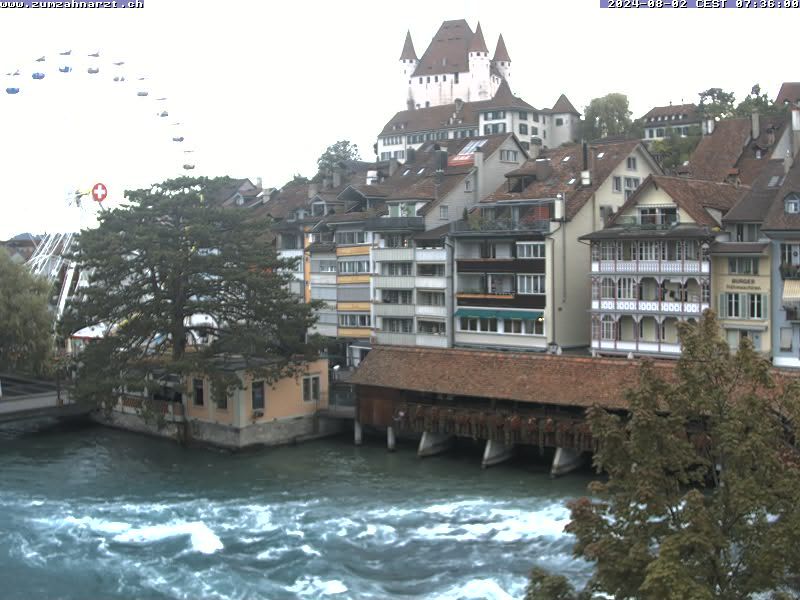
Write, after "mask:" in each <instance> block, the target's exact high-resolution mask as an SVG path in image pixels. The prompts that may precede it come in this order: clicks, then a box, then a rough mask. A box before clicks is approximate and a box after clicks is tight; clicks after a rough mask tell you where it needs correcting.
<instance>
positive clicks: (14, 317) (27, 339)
mask: <svg viewBox="0 0 800 600" xmlns="http://www.w3.org/2000/svg"><path fill="white" fill-rule="evenodd" d="M49 292H50V286H49V285H48V283H47V281H46V280H44V279H42V278H40V277H36V276H34V275H33V274H31V273H30V272H29V271H28V270H27V269H26V268H25V266H24V265H20V264H17V263H15V262H13V261H12V260H11V257H10V256H9V255H8V253H7V252H6V251H5V249H4V248H2V247H0V371H6V372H14V373H20V374H22V373H27V374H31V375H42V374H45V372H46V371H48V359H49V358H50V356H51V349H52V344H53V336H52V329H53V317H52V315H51V314H50V311H49V310H48V294H49Z"/></svg>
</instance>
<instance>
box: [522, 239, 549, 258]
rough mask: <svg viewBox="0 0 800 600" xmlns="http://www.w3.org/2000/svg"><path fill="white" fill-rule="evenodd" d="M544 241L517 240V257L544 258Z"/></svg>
mask: <svg viewBox="0 0 800 600" xmlns="http://www.w3.org/2000/svg"><path fill="white" fill-rule="evenodd" d="M544 252H545V251H544V242H517V258H544Z"/></svg>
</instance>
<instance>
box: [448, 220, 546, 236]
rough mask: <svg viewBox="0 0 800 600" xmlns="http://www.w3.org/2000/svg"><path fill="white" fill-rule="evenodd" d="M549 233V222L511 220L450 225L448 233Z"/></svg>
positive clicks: (475, 221) (461, 222)
mask: <svg viewBox="0 0 800 600" xmlns="http://www.w3.org/2000/svg"><path fill="white" fill-rule="evenodd" d="M549 231H550V220H549V219H539V220H532V221H515V220H513V219H472V220H467V221H455V222H453V223H450V232H451V233H455V234H459V233H460V234H480V233H498V232H499V233H506V232H508V233H514V232H520V233H530V232H538V233H547V232H549Z"/></svg>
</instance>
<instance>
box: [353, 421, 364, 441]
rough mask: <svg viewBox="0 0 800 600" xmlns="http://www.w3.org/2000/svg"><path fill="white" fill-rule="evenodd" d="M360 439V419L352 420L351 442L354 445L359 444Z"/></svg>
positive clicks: (361, 436) (361, 439)
mask: <svg viewBox="0 0 800 600" xmlns="http://www.w3.org/2000/svg"><path fill="white" fill-rule="evenodd" d="M362 441H363V433H362V431H361V421H353V442H354V443H355V445H356V446H360V445H361V442H362Z"/></svg>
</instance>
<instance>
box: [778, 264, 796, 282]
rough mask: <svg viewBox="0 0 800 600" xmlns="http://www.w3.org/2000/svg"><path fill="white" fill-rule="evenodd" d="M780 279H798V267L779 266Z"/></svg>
mask: <svg viewBox="0 0 800 600" xmlns="http://www.w3.org/2000/svg"><path fill="white" fill-rule="evenodd" d="M779 269H780V273H781V279H783V280H786V279H800V265H789V264H786V263H783V264H781V266H780V267H779Z"/></svg>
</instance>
